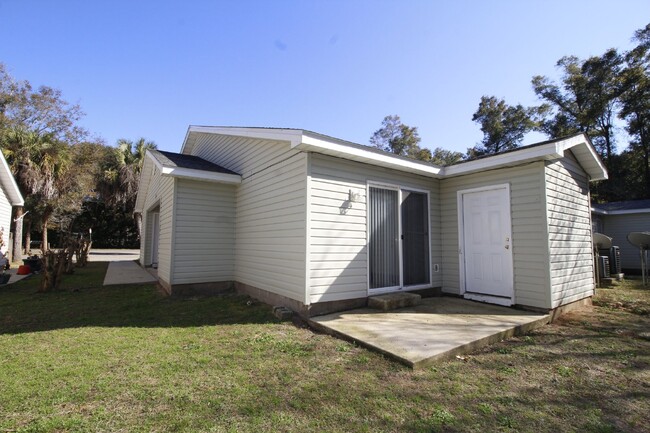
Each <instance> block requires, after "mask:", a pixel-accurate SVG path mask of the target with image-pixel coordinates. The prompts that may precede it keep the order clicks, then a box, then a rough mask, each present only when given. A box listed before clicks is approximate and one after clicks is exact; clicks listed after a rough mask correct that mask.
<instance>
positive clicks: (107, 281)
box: [104, 261, 157, 286]
mask: <svg viewBox="0 0 650 433" xmlns="http://www.w3.org/2000/svg"><path fill="white" fill-rule="evenodd" d="M156 281H157V280H156V277H154V276H153V275H151V274H150V273H149V272H147V271H146V270H144V269H143V268H142V267H140V265H138V264H137V263H136V262H133V261H113V262H110V263H109V264H108V269H107V270H106V276H104V285H105V286H112V285H115V284H143V283H155V282H156Z"/></svg>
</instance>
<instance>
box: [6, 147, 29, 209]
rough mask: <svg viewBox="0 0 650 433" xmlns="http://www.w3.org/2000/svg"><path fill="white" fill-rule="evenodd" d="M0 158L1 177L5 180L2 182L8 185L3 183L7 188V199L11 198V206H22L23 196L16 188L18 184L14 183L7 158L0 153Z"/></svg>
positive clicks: (23, 203) (23, 202)
mask: <svg viewBox="0 0 650 433" xmlns="http://www.w3.org/2000/svg"><path fill="white" fill-rule="evenodd" d="M0 160H2V163H1V165H0V167H1V168H0V169H1V170H2V178H3V179H4V180H5V182H4V183H8V185H5V187H6V190H7V195H8V196H9V199H11V205H12V206H24V205H25V199H24V198H23V195H22V194H21V193H20V188H18V184H17V183H16V179H15V178H14V175H13V174H12V173H11V170H10V169H9V164H7V160H6V159H5V157H4V155H2V154H1V153H0Z"/></svg>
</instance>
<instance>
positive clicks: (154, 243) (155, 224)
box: [151, 212, 160, 268]
mask: <svg viewBox="0 0 650 433" xmlns="http://www.w3.org/2000/svg"><path fill="white" fill-rule="evenodd" d="M159 238H160V213H158V212H153V213H152V214H151V266H152V267H154V268H157V267H158V240H159Z"/></svg>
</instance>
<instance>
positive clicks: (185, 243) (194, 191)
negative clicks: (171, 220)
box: [172, 179, 236, 284]
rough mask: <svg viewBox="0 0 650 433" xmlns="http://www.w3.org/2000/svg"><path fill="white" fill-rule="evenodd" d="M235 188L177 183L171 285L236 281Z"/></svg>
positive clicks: (179, 181)
mask: <svg viewBox="0 0 650 433" xmlns="http://www.w3.org/2000/svg"><path fill="white" fill-rule="evenodd" d="M235 188H236V187H235V186H234V185H226V184H220V183H213V182H197V181H192V180H186V179H177V180H176V200H175V203H176V214H175V224H174V231H173V235H174V264H173V266H174V270H173V281H172V284H189V283H207V282H217V281H232V280H234V279H235Z"/></svg>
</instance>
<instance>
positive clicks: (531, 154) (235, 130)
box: [181, 126, 607, 180]
mask: <svg viewBox="0 0 650 433" xmlns="http://www.w3.org/2000/svg"><path fill="white" fill-rule="evenodd" d="M198 134H217V135H224V136H233V137H248V138H260V139H268V140H280V141H286V142H287V143H288V144H289V146H291V148H296V149H298V150H303V151H307V152H317V153H322V154H326V155H331V156H336V157H339V158H344V159H349V160H353V161H358V162H363V163H367V164H370V165H375V166H380V167H385V168H389V169H393V170H399V171H406V172H409V173H414V174H418V175H422V176H427V177H432V178H439V179H440V178H445V177H453V176H462V175H465V174H470V173H477V172H481V171H485V170H493V169H495V168H499V167H508V166H513V165H519V164H523V163H526V162H529V161H540V160H549V161H552V160H556V159H560V158H563V157H565V156H566V152H567V151H569V150H571V152H572V153H573V155H574V156H575V157H576V159H577V160H578V163H579V164H580V165H581V166H582V168H583V169H584V170H585V172H586V173H587V175H588V176H589V178H590V180H602V179H607V170H606V169H605V166H604V164H603V162H602V161H601V159H600V157H599V156H598V153H597V152H596V150H595V149H594V147H593V145H592V144H591V141H590V140H589V137H587V135H585V134H576V135H573V136H569V137H563V138H560V139H556V140H550V141H544V142H541V143H536V144H533V145H530V146H525V147H521V148H518V149H515V150H512V151H508V152H503V153H500V154H497V155H491V156H487V157H483V158H480V159H477V160H473V161H466V162H462V163H459V164H455V165H451V166H448V167H438V166H436V165H433V164H430V163H427V162H423V161H417V160H413V159H411V158H407V157H403V156H399V155H393V154H391V153H388V152H384V151H381V150H378V149H375V148H372V147H369V146H364V145H360V144H356V143H351V142H349V141H345V140H340V139H338V138H333V137H329V136H326V135H322V134H318V133H315V132H311V131H307V130H302V129H287V128H242V127H220V126H217V127H212V126H190V127H189V129H188V131H187V134H186V136H185V141H184V142H183V147H182V150H181V153H183V154H186V155H191V154H192V151H193V147H194V144H195V142H196V139H197V137H198Z"/></svg>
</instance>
